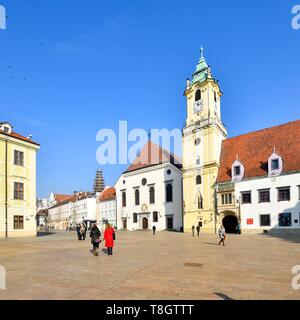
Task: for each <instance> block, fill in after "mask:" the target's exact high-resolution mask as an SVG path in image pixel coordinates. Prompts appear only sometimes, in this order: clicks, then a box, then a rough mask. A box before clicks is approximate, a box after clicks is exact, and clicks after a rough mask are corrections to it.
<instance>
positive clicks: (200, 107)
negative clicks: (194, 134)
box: [194, 99, 204, 113]
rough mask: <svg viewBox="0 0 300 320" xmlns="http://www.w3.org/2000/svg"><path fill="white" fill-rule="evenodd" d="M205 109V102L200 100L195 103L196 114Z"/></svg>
mask: <svg viewBox="0 0 300 320" xmlns="http://www.w3.org/2000/svg"><path fill="white" fill-rule="evenodd" d="M203 107H204V104H203V100H201V99H200V100H198V101H196V102H195V103H194V113H200V112H202V111H203Z"/></svg>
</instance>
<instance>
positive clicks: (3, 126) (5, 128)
mask: <svg viewBox="0 0 300 320" xmlns="http://www.w3.org/2000/svg"><path fill="white" fill-rule="evenodd" d="M0 130H2V131H4V132H5V133H8V134H11V132H12V126H11V124H9V123H8V122H0Z"/></svg>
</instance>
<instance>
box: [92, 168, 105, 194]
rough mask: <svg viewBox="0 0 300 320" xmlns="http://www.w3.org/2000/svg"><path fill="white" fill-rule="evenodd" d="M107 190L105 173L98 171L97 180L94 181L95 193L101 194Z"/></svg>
mask: <svg viewBox="0 0 300 320" xmlns="http://www.w3.org/2000/svg"><path fill="white" fill-rule="evenodd" d="M104 188H105V184H104V178H103V172H102V170H100V169H98V170H97V171H96V178H95V181H94V193H101V192H102V191H103V190H104Z"/></svg>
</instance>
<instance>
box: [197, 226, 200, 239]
mask: <svg viewBox="0 0 300 320" xmlns="http://www.w3.org/2000/svg"><path fill="white" fill-rule="evenodd" d="M197 236H198V237H199V236H200V225H198V226H197Z"/></svg>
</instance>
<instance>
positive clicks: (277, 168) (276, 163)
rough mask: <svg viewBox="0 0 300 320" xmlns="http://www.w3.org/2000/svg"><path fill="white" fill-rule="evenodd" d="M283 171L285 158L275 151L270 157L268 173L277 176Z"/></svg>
mask: <svg viewBox="0 0 300 320" xmlns="http://www.w3.org/2000/svg"><path fill="white" fill-rule="evenodd" d="M282 171H283V159H282V157H281V156H280V155H279V154H278V153H276V152H275V151H274V152H273V153H272V155H271V156H270V158H269V159H268V174H269V176H277V175H279V174H281V173H282Z"/></svg>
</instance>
